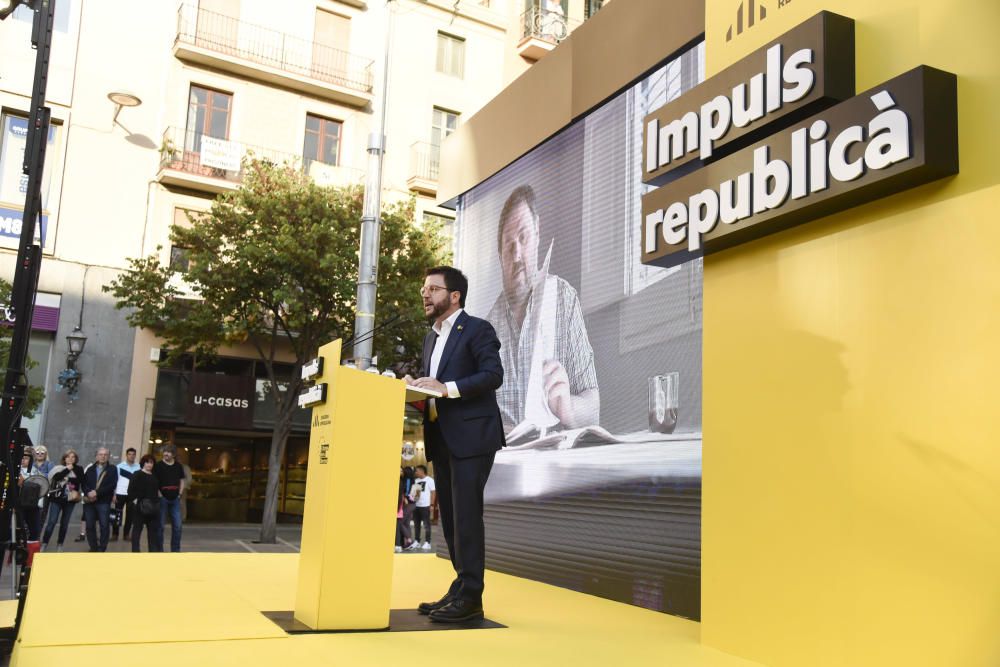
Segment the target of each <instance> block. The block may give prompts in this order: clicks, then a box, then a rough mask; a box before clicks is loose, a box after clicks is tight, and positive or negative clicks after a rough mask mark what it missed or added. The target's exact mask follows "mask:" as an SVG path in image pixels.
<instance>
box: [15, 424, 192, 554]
mask: <svg viewBox="0 0 1000 667" xmlns="http://www.w3.org/2000/svg"><path fill="white" fill-rule="evenodd" d="M136 456H137V452H136V450H135V448H134V447H129V448H128V450H126V452H125V460H124V461H121V462H120V463H118V464H117V465H112V463H111V462H110V452H109V451H108V449H107V448H106V447H100V448H98V450H97V452H96V455H95V457H94V461H93V462H91V463H90V464H89V465H87V466H86V467H83V466H81V465H80V462H79V456H78V455H77V453H76V451H74V450H72V449H68V450H66V451H65V452H64V453H63V454H62V456H61V457H60V458H59V463H58V464H56V463H54V462H53V461H50V460H49V454H48V450H47V449H46V448H45V446H43V445H39V446H37V447H34V448H25V450H24V456H23V457H22V459H21V470H20V477H19V481H18V483H19V485H20V486H21V488H22V496H23V497H24V498H25V499H26V502H22V503H21V507H22V515H23V517H24V522H25V528H26V530H27V533H28V540H29V541H40V542H41V550H42V551H45V550H47V549H48V546H49V542H50V541H51V540H52V535H53V533H55V532H56V527H57V526H58V529H59V530H58V533H57V536H56V550H57V551H62V550H63V545H64V543H65V542H66V535H67V533H68V532H69V527H70V524H71V522H72V517H73V512H74V510H75V509H76V506H77V505H82V506H83V511H82V513H83V524H84V528H83V533H82V535H81V538H78V540H80V541H82V540H83V539H85V540H86V541H87V544H88V546H89V547H90V551H107V549H108V542H109V541H113V540H117V539H119V536H120V535H121V536H122V538H123V539H124V540H126V541H130V542H131V545H132V551H134V552H138V551H141V538H142V533H143V531H144V530H145V532H146V544H147V549H148V550H149V551H151V552H153V551H163V549H164V535H165V532H166V526H167V525H168V521H169V526H170V550H171V551H173V552H177V551H180V550H181V534H182V527H183V525H182V524H183V520H182V513H181V498H182V496H183V494H184V490H185V487H186V486H187V484H188V473H187V471H186V469H185V467H184V466H183V465H182V464H181V463H180V462H178V461H177V448H176V447H175V446H174V445H172V444H167V445H164V446H163V448H162V450H161V458H160V460H159V461H157V460H156V458H155V457H154V456H153V455H152V454H145V455H143V456H142V457H141V458H140V459H139V461H138V462H136ZM38 478H44V479H45V480H47V482H48V483H47V485H44V487H42V486H39V485H37V484H33V480H36V479H38ZM32 487H34V488H36V489H37V488H47V492H46V493H45V494H44V495H43V496H40V497H38V499H37V501H36V500H35V498H34V497H33V496H29V495H28V494H27V493H25V491H26V490H27V489H30V488H32ZM43 526H44V530H43Z"/></svg>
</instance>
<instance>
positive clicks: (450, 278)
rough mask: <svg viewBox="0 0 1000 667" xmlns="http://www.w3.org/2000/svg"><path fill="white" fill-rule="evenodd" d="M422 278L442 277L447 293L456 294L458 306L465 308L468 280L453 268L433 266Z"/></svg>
mask: <svg viewBox="0 0 1000 667" xmlns="http://www.w3.org/2000/svg"><path fill="white" fill-rule="evenodd" d="M424 276H425V277H426V276H443V277H444V286H445V287H447V288H448V291H449V292H458V305H459V306H461V307H462V308H465V295H466V294H467V293H468V291H469V279H468V278H466V277H465V274H464V273H462V272H461V271H459V270H458V269H456V268H455V267H454V266H435V267H433V268H430V269H427V273H425V274H424Z"/></svg>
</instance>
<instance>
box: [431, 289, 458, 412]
mask: <svg viewBox="0 0 1000 667" xmlns="http://www.w3.org/2000/svg"><path fill="white" fill-rule="evenodd" d="M461 313H462V309H461V308H459V309H458V310H456V311H455V312H454V313H452V314H451V315H450V316H449V317H448V319H446V320H445V321H444V322H441V323H440V324H439V323H438V322H435V323H434V326H432V327H431V329H433V330H434V333H436V334H437V341H435V343H434V351H433V352H431V367H430V368H428V369H427V371H428V373H429V374H430V377H432V378H435V379H437V374H438V366H440V365H441V355H442V354H444V346H445V345H447V344H448V336H449V335H451V330H452V328H453V327H454V326H455V320H457V319H458V316H459V315H460V314H461ZM444 386H445V387H447V388H448V398H461V396H460V395H459V393H458V385H456V384H455V383H454V382H453V381H449V382H445V383H444ZM433 400H434V399H433V398H432V399H431V401H433Z"/></svg>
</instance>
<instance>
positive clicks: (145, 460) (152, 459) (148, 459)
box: [139, 454, 156, 468]
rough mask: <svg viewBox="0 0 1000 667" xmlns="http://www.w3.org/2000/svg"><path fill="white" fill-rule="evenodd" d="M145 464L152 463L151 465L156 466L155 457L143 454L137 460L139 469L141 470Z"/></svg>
mask: <svg viewBox="0 0 1000 667" xmlns="http://www.w3.org/2000/svg"><path fill="white" fill-rule="evenodd" d="M146 463H152V464H153V465H156V457H155V456H153V455H152V454H143V455H142V458H141V459H139V467H140V468H141V467H142V466H144V465H146Z"/></svg>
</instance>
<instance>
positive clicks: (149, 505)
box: [139, 498, 160, 519]
mask: <svg viewBox="0 0 1000 667" xmlns="http://www.w3.org/2000/svg"><path fill="white" fill-rule="evenodd" d="M159 513H160V501H159V500H153V499H152V498H140V499H139V514H141V515H143V516H144V517H146V518H147V519H148V518H149V517H153V516H156V515H157V514H159Z"/></svg>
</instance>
